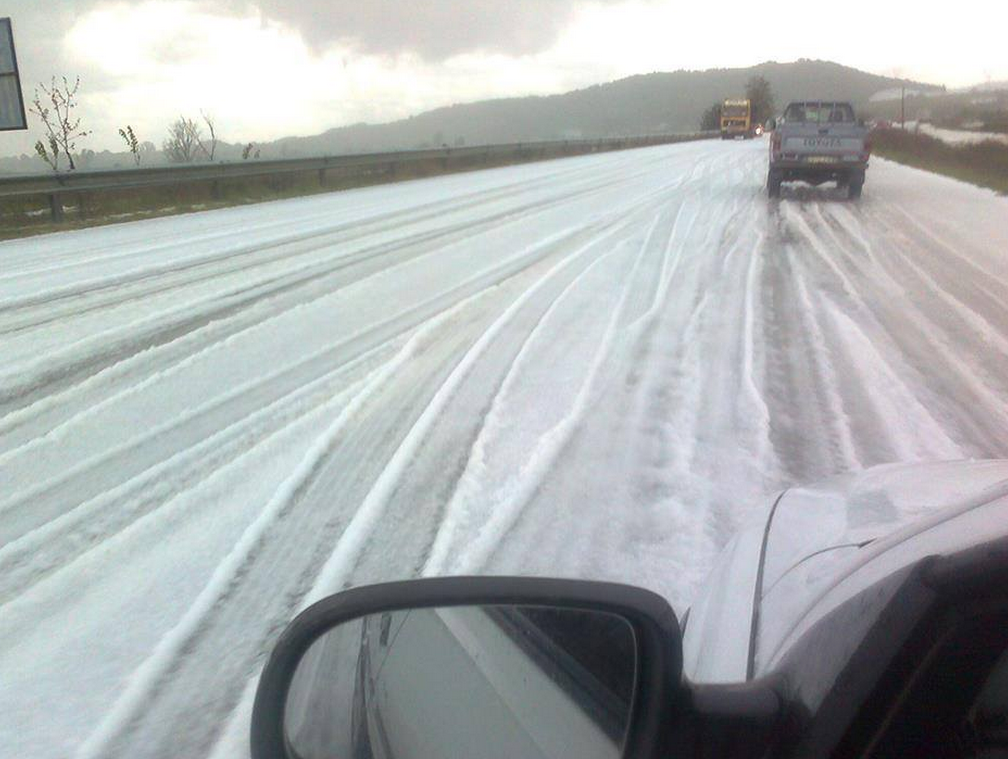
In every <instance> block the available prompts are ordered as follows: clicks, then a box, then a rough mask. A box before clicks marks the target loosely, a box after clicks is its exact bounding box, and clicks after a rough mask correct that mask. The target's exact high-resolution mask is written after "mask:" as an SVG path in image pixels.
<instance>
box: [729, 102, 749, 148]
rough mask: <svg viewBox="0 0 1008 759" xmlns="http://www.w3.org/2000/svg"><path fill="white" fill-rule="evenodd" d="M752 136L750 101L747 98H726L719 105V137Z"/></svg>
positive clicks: (747, 137)
mask: <svg viewBox="0 0 1008 759" xmlns="http://www.w3.org/2000/svg"><path fill="white" fill-rule="evenodd" d="M752 136H753V123H752V103H750V102H749V101H748V100H726V101H724V105H722V106H721V139H722V140H733V139H735V138H736V137H744V138H745V139H747V140H748V139H749V138H750V137H752Z"/></svg>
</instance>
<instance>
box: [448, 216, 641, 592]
mask: <svg viewBox="0 0 1008 759" xmlns="http://www.w3.org/2000/svg"><path fill="white" fill-rule="evenodd" d="M649 237H650V235H649ZM645 250H646V248H645V246H643V245H642V247H641V249H640V251H638V253H637V256H636V259H635V262H634V265H633V268H632V269H631V271H630V274H629V276H628V277H627V284H625V285H624V286H623V288H622V291H621V294H620V298H619V301H618V302H617V304H616V307H615V308H614V309H613V313H612V315H611V316H610V318H609V321H608V325H607V327H606V330H605V333H604V334H603V337H602V340H601V342H600V345H599V348H598V350H597V352H596V354H595V358H594V360H593V361H592V363H591V365H590V367H589V369H588V372H587V375H586V377H585V379H584V381H583V382H582V384H581V387H580V389H579V390H578V393H577V395H576V396H575V398H574V401H573V404H572V405H571V408H570V410H569V411H568V412H567V414H566V415H565V416H564V417H563V418H562V419H561V420H560V421H559V422H558V423H557V424H556V425H554V426H553V427H552V428H551V429H550V430H548V431H547V432H546V433H545V435H543V436H542V437H540V439H539V440H538V441H537V442H536V444H535V447H534V448H533V450H532V452H531V454H530V455H529V456H528V458H527V460H526V462H527V463H526V464H525V466H524V467H523V468H522V470H521V472H519V473H518V475H517V477H515V479H516V480H517V482H514V483H507V484H508V486H509V487H508V488H507V489H508V490H510V491H511V492H510V493H500V492H498V493H495V494H488V493H487V492H486V489H485V488H483V487H482V486H478V487H477V489H478V491H479V493H480V496H481V499H483V500H490V501H491V502H492V503H493V509H492V511H491V512H490V513H489V518H488V519H487V522H486V523H485V524H484V526H483V527H482V528H481V529H479V530H478V531H477V532H476V535H475V537H474V538H473V539H472V540H471V541H470V542H469V543H468V545H467V547H466V549H465V550H464V551H463V553H462V554H461V556H459V557H457V558H456V559H455V561H454V562H453V564H452V566H451V572H452V573H453V574H466V573H471V572H473V571H476V570H477V569H479V568H480V567H481V566H483V565H484V564H485V563H486V562H487V561H488V560H489V559H490V556H491V554H492V553H493V550H494V548H495V547H496V545H497V544H498V543H499V542H500V541H501V540H502V539H503V538H504V536H505V535H506V534H507V533H508V532H509V531H510V530H511V528H512V527H513V526H514V524H515V522H516V521H517V520H518V518H519V516H520V514H521V511H522V510H523V509H524V507H525V505H526V504H527V503H528V501H529V499H530V498H531V497H532V496H533V495H534V494H535V492H536V490H537V489H538V488H539V487H540V484H541V482H542V478H543V477H544V475H545V473H546V472H547V471H548V470H549V469H550V468H551V467H552V465H553V464H554V462H555V461H556V459H557V458H558V457H559V456H560V454H561V453H562V452H563V450H564V448H565V447H566V446H567V444H568V442H569V441H570V439H571V437H572V435H573V434H574V432H575V431H576V430H577V428H578V426H579V425H580V424H581V422H582V420H583V418H584V415H585V413H586V411H587V409H588V403H589V401H590V398H591V394H592V391H593V390H594V389H595V383H596V378H597V377H598V376H599V373H600V371H601V369H602V365H603V363H604V361H605V358H606V357H607V356H608V355H609V352H610V350H611V347H612V344H613V342H614V340H615V338H616V333H617V328H618V324H619V320H620V318H621V317H622V315H623V309H624V307H625V305H626V302H627V299H628V298H629V295H630V283H632V282H633V279H634V275H635V273H636V271H637V268H638V267H639V266H640V263H641V261H642V260H643V257H644V252H645ZM615 252H618V249H616V250H614V251H612V253H615ZM612 253H610V254H609V255H611V254H612ZM605 257H606V256H603V257H600V258H599V259H597V260H596V261H595V262H593V264H592V266H594V265H595V264H596V263H598V262H600V261H602V260H604V259H605ZM591 268H592V267H589V268H588V269H586V270H585V272H587V271H589V270H590V269H591ZM576 281H577V280H575V282H576ZM569 292H570V289H565V291H564V293H565V294H566V293H569ZM562 300H563V297H562V296H561V298H558V299H557V301H555V302H554V304H553V305H551V306H550V310H549V311H548V312H547V313H546V314H545V315H544V316H543V319H542V320H541V321H540V322H539V323H538V324H537V325H536V329H534V330H533V332H532V333H531V334H530V335H529V339H528V341H527V342H526V343H525V345H523V346H522V350H521V351H519V353H518V356H517V357H516V358H515V361H514V363H513V364H512V365H511V369H510V370H509V372H508V375H507V377H506V378H505V379H504V382H503V383H502V385H501V389H500V392H499V393H498V395H497V397H496V398H495V400H494V404H493V406H492V407H491V409H490V412H489V414H488V419H487V422H486V425H485V427H484V430H488V431H491V432H493V431H496V429H497V428H499V427H500V426H501V424H502V423H503V416H504V412H503V411H502V403H503V400H502V399H503V398H505V397H506V396H507V394H508V392H509V391H510V389H511V388H512V387H513V385H514V384H515V383H516V382H517V381H518V379H517V378H518V377H519V376H520V374H521V371H522V364H523V361H524V359H525V356H526V355H527V350H528V346H529V345H532V344H533V342H534V340H535V339H536V338H537V337H538V335H539V331H540V330H541V329H543V328H544V326H543V325H544V324H545V323H546V322H547V321H548V319H549V317H550V313H551V312H552V311H553V310H554V309H555V307H556V305H557V304H558V303H561V302H562ZM485 434H490V433H489V432H487V433H485ZM482 440H485V437H484V434H481V435H480V438H479V439H477V442H476V446H480V448H479V449H476V450H474V451H473V453H471V454H470V460H471V461H474V462H480V461H481V460H482V459H483V456H484V454H483V453H482V446H483V445H485V443H481V441H482ZM478 466H479V464H478V463H477V467H478ZM466 469H467V471H466V472H464V473H463V475H462V478H461V480H460V488H461V487H464V483H466V482H467V481H468V478H472V477H474V476H475V478H476V479H477V480H478V479H479V476H478V475H474V474H473V473H472V472H470V471H469V467H468V466H467V468H466ZM512 488H513V489H512ZM460 492H462V493H463V494H464V493H465V491H464V490H462V491H460ZM463 497H464V496H463ZM453 501H454V498H453ZM448 509H449V511H456V510H460V511H463V512H464V511H468V509H467V508H466V507H464V506H462V507H461V508H460V507H459V506H457V505H454V504H450V505H449V507H448ZM463 518H464V517H463ZM449 519H451V517H449ZM432 556H433V554H432ZM429 569H430V570H434V569H436V564H432V565H431V566H430V568H429Z"/></svg>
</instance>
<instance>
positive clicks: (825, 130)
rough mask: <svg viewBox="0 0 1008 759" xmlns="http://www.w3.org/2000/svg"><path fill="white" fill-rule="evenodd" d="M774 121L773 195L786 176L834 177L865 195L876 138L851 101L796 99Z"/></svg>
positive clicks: (854, 192)
mask: <svg viewBox="0 0 1008 759" xmlns="http://www.w3.org/2000/svg"><path fill="white" fill-rule="evenodd" d="M770 127H771V128H772V129H773V133H772V134H771V135H770V168H769V170H768V172H767V192H768V193H769V195H770V197H772V198H777V197H780V189H781V182H808V183H809V184H814V185H819V184H822V183H823V182H831V181H835V182H836V183H837V187H840V188H843V187H846V188H847V195H848V197H850V198H857V197H860V196H861V188H862V186H863V185H864V180H865V170H866V169H867V168H868V158H869V157H870V155H871V142H870V140H869V137H868V129H867V127H865V126H864V124H863V122H860V121H858V120H857V119H855V117H854V109H853V108H852V107H851V104H850V103H841V102H832V101H819V100H808V101H801V102H795V103H791V104H790V105H788V107H787V108H786V109H785V110H784V115H783V116H782V117H781V118H779V119H776V120H771V124H770Z"/></svg>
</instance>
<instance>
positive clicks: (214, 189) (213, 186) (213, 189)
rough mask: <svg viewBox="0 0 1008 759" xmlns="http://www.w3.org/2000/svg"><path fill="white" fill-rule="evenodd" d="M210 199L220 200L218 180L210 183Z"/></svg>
mask: <svg viewBox="0 0 1008 759" xmlns="http://www.w3.org/2000/svg"><path fill="white" fill-rule="evenodd" d="M210 197H211V198H213V199H214V200H220V182H218V181H217V180H216V179H215V180H214V181H213V182H211V183H210Z"/></svg>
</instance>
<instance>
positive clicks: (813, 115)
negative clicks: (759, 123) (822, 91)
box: [784, 103, 854, 124]
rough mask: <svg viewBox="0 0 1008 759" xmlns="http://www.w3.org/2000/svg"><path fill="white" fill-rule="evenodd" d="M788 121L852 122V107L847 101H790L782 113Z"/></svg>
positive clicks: (817, 122)
mask: <svg viewBox="0 0 1008 759" xmlns="http://www.w3.org/2000/svg"><path fill="white" fill-rule="evenodd" d="M784 120H785V121H787V122H789V123H797V124H802V123H813V124H819V123H822V124H846V123H853V121H854V109H853V108H851V106H850V104H849V103H792V104H791V105H789V106H788V109H787V111H785V113H784Z"/></svg>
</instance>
